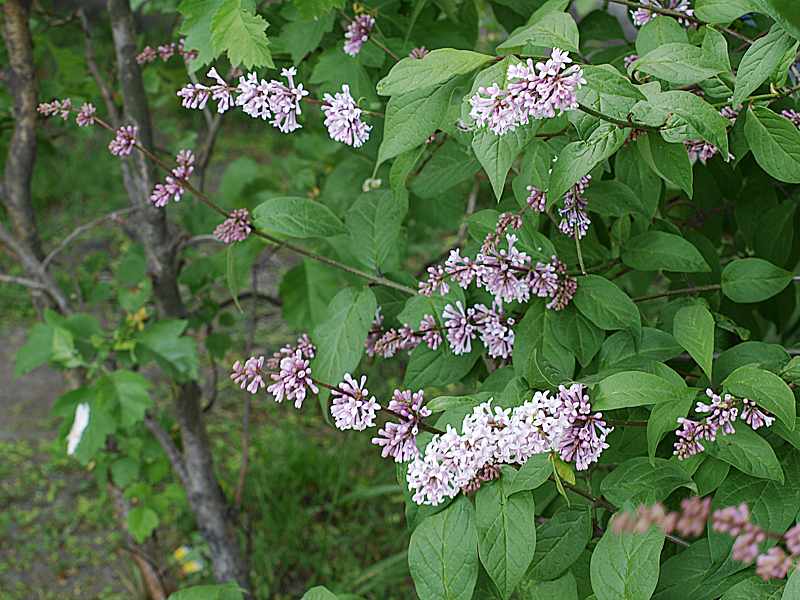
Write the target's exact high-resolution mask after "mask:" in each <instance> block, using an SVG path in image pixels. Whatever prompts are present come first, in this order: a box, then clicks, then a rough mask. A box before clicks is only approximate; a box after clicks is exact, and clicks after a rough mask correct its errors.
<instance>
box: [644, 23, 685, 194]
mask: <svg viewBox="0 0 800 600" xmlns="http://www.w3.org/2000/svg"><path fill="white" fill-rule="evenodd" d="M655 20H656V21H657V20H658V19H655ZM636 149H637V150H638V151H639V154H640V155H641V157H642V158H643V159H644V161H645V162H646V163H647V164H648V165H649V166H650V168H651V169H652V170H653V172H654V173H655V174H656V175H658V176H659V177H661V178H662V179H663V180H664V181H666V182H667V183H670V184H672V185H673V186H675V187H677V188H680V189H682V190H683V191H684V192H686V195H687V196H689V197H690V198H691V197H692V177H693V175H692V163H691V161H690V160H689V155H688V154H687V153H686V148H685V147H684V146H683V144H670V143H668V142H666V141H664V139H663V138H662V137H661V136H659V135H655V134H650V133H648V134H647V135H643V136H640V137H639V139H637V140H636Z"/></svg>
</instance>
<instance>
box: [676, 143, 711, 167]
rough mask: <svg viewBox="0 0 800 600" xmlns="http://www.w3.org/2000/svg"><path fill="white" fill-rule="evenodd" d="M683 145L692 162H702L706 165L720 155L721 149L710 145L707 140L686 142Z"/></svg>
mask: <svg viewBox="0 0 800 600" xmlns="http://www.w3.org/2000/svg"><path fill="white" fill-rule="evenodd" d="M683 145H684V146H685V147H686V152H688V153H689V160H691V161H692V162H696V161H698V160H699V161H700V162H701V163H703V164H706V162H707V161H709V160H711V159H712V158H714V157H715V156H716V155H717V154H718V153H719V148H717V147H716V146H715V145H714V144H709V143H708V142H706V141H705V140H684V142H683Z"/></svg>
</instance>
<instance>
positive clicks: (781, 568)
mask: <svg viewBox="0 0 800 600" xmlns="http://www.w3.org/2000/svg"><path fill="white" fill-rule="evenodd" d="M793 565H794V562H793V561H792V559H791V557H790V556H787V554H786V552H784V551H783V549H782V548H779V547H778V546H773V547H772V548H770V549H769V550H767V552H766V554H761V555H759V556H758V558H756V575H758V576H760V577H761V578H762V579H763V580H764V581H768V580H770V579H783V578H784V577H786V575H787V574H788V573H789V570H790V569H791V568H792V566H793Z"/></svg>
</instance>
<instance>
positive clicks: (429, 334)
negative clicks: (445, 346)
mask: <svg viewBox="0 0 800 600" xmlns="http://www.w3.org/2000/svg"><path fill="white" fill-rule="evenodd" d="M419 332H420V333H421V334H422V341H423V342H424V343H425V344H427V345H428V347H429V348H430V349H431V350H436V349H437V348H438V347H439V346H440V345H441V343H442V333H441V332H440V331H439V327H438V326H437V325H436V319H435V318H434V317H433V315H425V316H424V317H422V320H421V321H420V322H419Z"/></svg>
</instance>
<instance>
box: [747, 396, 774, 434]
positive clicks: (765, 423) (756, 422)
mask: <svg viewBox="0 0 800 600" xmlns="http://www.w3.org/2000/svg"><path fill="white" fill-rule="evenodd" d="M742 404H743V405H744V406H743V407H742V413H741V415H739V418H740V419H741V420H742V421H744V422H745V423H747V424H748V425H750V427H752V428H753V429H754V430H755V429H760V428H761V427H769V426H770V425H772V423H774V422H775V417H771V416H769V415H768V414H767V413H765V412H764V411H762V410H761V409H760V408H758V406H757V405H756V403H755V402H753V401H752V400H748V399H747V398H742Z"/></svg>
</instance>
